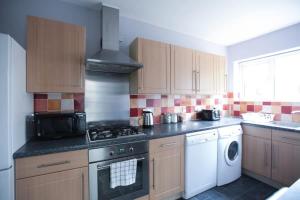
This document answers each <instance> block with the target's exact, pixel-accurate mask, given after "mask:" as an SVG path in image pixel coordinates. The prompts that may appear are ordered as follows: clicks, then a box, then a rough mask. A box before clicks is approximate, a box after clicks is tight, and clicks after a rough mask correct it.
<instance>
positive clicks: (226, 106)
mask: <svg viewBox="0 0 300 200" xmlns="http://www.w3.org/2000/svg"><path fill="white" fill-rule="evenodd" d="M232 104H233V94H232V93H228V94H225V95H208V96H197V95H160V94H154V95H130V123H131V125H134V126H137V125H141V124H142V112H143V109H145V108H147V109H151V110H152V112H153V115H154V123H155V124H159V123H160V116H161V114H163V113H180V114H181V116H182V118H183V120H191V119H195V118H196V112H195V111H197V110H201V109H209V108H213V107H216V108H218V109H221V110H222V111H223V112H222V115H230V114H231V112H230V110H231V107H232V106H230V105H232Z"/></svg>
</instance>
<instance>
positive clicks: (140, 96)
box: [138, 94, 146, 99]
mask: <svg viewBox="0 0 300 200" xmlns="http://www.w3.org/2000/svg"><path fill="white" fill-rule="evenodd" d="M138 98H139V99H145V98H146V95H143V94H139V95H138Z"/></svg>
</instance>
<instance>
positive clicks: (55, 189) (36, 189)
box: [16, 167, 89, 200]
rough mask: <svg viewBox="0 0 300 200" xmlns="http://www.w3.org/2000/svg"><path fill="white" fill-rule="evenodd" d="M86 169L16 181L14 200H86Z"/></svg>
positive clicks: (87, 196)
mask: <svg viewBox="0 0 300 200" xmlns="http://www.w3.org/2000/svg"><path fill="white" fill-rule="evenodd" d="M88 198H89V194H88V168H87V167H84V168H78V169H73V170H67V171H62V172H57V173H52V174H46V175H41V176H35V177H30V178H25V179H19V180H16V200H41V199H42V200H58V199H59V200H88Z"/></svg>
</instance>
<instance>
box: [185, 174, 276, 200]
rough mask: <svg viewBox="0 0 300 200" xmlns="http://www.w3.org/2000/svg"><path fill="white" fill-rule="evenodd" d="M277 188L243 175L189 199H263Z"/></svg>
mask: <svg viewBox="0 0 300 200" xmlns="http://www.w3.org/2000/svg"><path fill="white" fill-rule="evenodd" d="M276 191H277V189H275V188H273V187H271V186H269V185H266V184H264V183H262V182H260V181H257V180H255V179H253V178H250V177H248V176H245V175H243V176H242V177H241V178H240V179H238V180H236V181H235V182H233V183H230V184H227V185H224V186H221V187H215V188H212V189H210V190H208V191H206V192H203V193H201V194H198V195H197V196H195V197H193V198H191V199H189V200H263V199H266V198H268V197H269V196H270V195H272V194H273V193H274V192H276Z"/></svg>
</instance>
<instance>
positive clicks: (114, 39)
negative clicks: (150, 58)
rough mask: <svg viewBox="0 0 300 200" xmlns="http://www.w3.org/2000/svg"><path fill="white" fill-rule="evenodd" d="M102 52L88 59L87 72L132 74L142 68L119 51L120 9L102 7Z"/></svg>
mask: <svg viewBox="0 0 300 200" xmlns="http://www.w3.org/2000/svg"><path fill="white" fill-rule="evenodd" d="M101 16H102V40H101V47H102V50H101V51H100V52H98V53H97V54H95V55H94V56H93V57H91V58H88V59H87V70H90V71H99V72H112V73H131V72H133V71H135V70H137V69H139V68H141V67H143V65H142V64H140V63H137V62H136V61H135V60H133V59H131V58H130V57H129V56H127V55H125V54H124V53H122V52H121V51H119V9H116V8H112V7H108V6H105V5H102V9H101Z"/></svg>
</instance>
